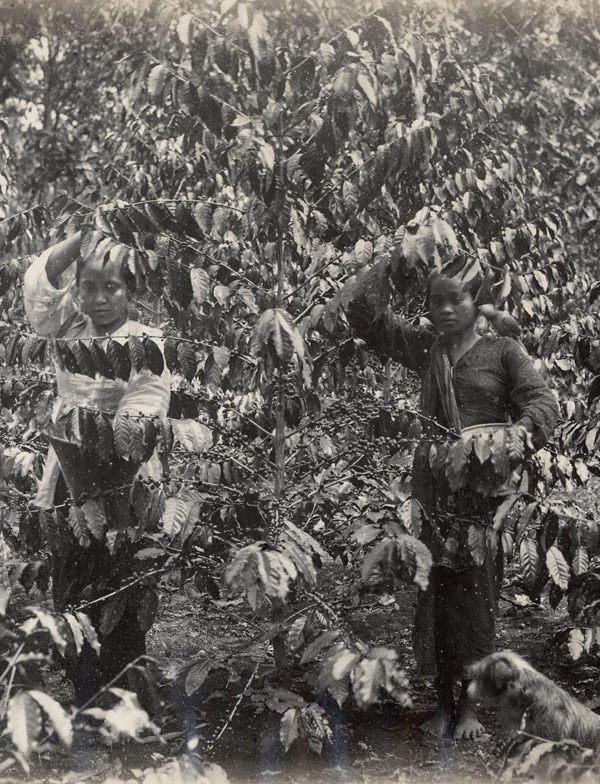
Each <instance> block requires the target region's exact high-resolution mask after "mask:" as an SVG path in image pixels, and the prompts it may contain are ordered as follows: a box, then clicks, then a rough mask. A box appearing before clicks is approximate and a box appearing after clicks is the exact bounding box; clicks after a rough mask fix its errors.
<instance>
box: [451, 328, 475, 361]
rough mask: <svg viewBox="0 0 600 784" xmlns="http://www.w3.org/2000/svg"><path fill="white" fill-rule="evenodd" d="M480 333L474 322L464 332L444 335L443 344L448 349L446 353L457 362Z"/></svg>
mask: <svg viewBox="0 0 600 784" xmlns="http://www.w3.org/2000/svg"><path fill="white" fill-rule="evenodd" d="M480 337H481V335H480V334H479V333H478V332H477V330H476V329H475V324H473V326H472V327H469V329H466V330H465V331H464V332H460V333H459V334H458V335H446V336H444V337H443V338H442V340H443V343H444V345H445V346H446V348H447V349H448V353H449V354H450V357H451V359H452V361H453V363H455V362H457V361H458V360H459V359H460V358H461V357H462V355H463V354H465V353H466V352H467V351H468V350H469V349H470V348H471V346H474V345H475V343H477V341H478V340H479V338H480Z"/></svg>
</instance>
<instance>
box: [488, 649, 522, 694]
mask: <svg viewBox="0 0 600 784" xmlns="http://www.w3.org/2000/svg"><path fill="white" fill-rule="evenodd" d="M490 679H491V682H492V686H493V688H494V690H495V691H496V692H497V693H498V694H500V693H501V692H504V691H508V690H510V688H511V687H512V686H513V685H514V684H515V683H516V681H517V680H518V679H519V670H518V669H517V668H516V667H515V666H514V665H513V663H512V662H511V661H510V659H509V658H508V657H506V656H502V657H500V658H499V659H497V660H496V661H495V662H494V663H493V665H492V667H491V671H490Z"/></svg>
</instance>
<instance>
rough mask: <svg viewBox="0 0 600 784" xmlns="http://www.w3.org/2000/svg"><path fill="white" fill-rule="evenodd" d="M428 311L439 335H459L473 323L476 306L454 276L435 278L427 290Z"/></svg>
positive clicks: (475, 315)
mask: <svg viewBox="0 0 600 784" xmlns="http://www.w3.org/2000/svg"><path fill="white" fill-rule="evenodd" d="M429 311H430V315H431V320H432V322H433V326H434V327H435V328H436V330H437V332H439V333H440V334H441V335H459V334H460V333H461V332H465V331H466V330H468V329H469V328H470V327H472V326H473V324H474V323H475V319H476V318H477V307H476V305H475V303H474V302H473V297H472V296H471V294H470V293H469V292H468V291H465V290H464V289H463V287H462V286H461V284H460V283H459V282H458V281H457V280H456V279H454V278H444V277H443V276H440V277H437V278H435V280H433V282H432V283H431V288H430V291H429Z"/></svg>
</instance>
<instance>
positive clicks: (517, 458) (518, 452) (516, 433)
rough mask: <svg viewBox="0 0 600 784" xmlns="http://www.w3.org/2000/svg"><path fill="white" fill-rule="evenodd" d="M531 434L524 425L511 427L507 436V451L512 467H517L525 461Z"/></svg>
mask: <svg viewBox="0 0 600 784" xmlns="http://www.w3.org/2000/svg"><path fill="white" fill-rule="evenodd" d="M529 441H530V437H529V432H528V431H527V428H526V427H525V426H524V425H519V424H516V425H511V426H510V427H509V428H508V431H507V436H506V451H507V454H508V462H509V464H510V465H511V466H517V465H519V464H520V463H522V462H523V460H524V459H525V452H526V450H527V447H528V446H529Z"/></svg>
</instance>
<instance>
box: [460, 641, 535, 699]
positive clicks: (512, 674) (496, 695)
mask: <svg viewBox="0 0 600 784" xmlns="http://www.w3.org/2000/svg"><path fill="white" fill-rule="evenodd" d="M530 672H533V670H532V667H531V666H530V665H529V664H528V663H527V662H526V661H525V660H524V659H522V658H521V657H520V656H518V655H517V654H516V653H513V652H512V651H499V652H498V653H492V654H490V655H489V656H486V657H485V658H484V659H481V660H480V661H478V662H476V663H475V664H472V665H471V666H470V667H468V668H467V670H466V673H465V675H466V679H467V680H469V681H470V683H469V686H468V695H469V699H471V700H472V701H473V702H481V703H483V704H484V705H490V706H493V705H499V704H503V705H504V706H506V707H508V705H509V704H510V705H511V706H512V707H514V708H517V707H519V708H522V707H524V706H526V705H527V702H528V689H527V680H528V678H527V676H528V675H529V673H530Z"/></svg>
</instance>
